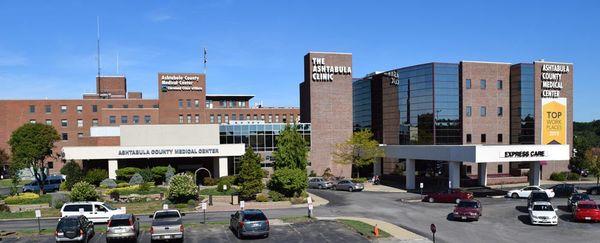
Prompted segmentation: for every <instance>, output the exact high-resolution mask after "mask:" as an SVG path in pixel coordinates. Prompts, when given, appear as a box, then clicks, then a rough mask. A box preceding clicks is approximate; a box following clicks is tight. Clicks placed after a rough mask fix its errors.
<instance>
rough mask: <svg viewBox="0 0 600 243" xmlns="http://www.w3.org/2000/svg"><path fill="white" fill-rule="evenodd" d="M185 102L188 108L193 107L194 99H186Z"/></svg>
mask: <svg viewBox="0 0 600 243" xmlns="http://www.w3.org/2000/svg"><path fill="white" fill-rule="evenodd" d="M185 103H186V104H187V107H188V108H190V107H192V100H191V99H187V100H185Z"/></svg>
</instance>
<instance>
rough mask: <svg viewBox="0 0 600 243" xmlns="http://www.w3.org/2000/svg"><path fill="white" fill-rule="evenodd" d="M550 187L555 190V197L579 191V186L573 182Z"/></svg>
mask: <svg viewBox="0 0 600 243" xmlns="http://www.w3.org/2000/svg"><path fill="white" fill-rule="evenodd" d="M550 189H552V191H553V192H554V196H555V197H570V196H571V194H573V193H577V188H575V185H573V184H558V185H554V186H551V187H550Z"/></svg>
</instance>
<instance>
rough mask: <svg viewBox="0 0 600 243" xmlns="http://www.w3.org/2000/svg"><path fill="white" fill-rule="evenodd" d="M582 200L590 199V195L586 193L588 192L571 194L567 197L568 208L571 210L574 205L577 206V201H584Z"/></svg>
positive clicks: (573, 208)
mask: <svg viewBox="0 0 600 243" xmlns="http://www.w3.org/2000/svg"><path fill="white" fill-rule="evenodd" d="M584 200H592V199H591V198H590V195H588V194H583V193H573V194H571V196H570V197H569V199H567V205H568V206H569V210H571V211H573V210H575V207H577V203H578V202H579V201H584Z"/></svg>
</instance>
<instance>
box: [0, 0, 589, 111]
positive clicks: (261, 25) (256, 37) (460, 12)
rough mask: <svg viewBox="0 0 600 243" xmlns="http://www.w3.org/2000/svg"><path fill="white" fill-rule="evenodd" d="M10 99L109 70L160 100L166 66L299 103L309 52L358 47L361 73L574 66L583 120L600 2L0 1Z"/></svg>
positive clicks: (0, 72)
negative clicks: (461, 65) (485, 64)
mask: <svg viewBox="0 0 600 243" xmlns="http://www.w3.org/2000/svg"><path fill="white" fill-rule="evenodd" d="M0 9H2V10H3V11H2V15H0V30H1V32H0V33H2V34H0V84H2V86H3V89H0V99H14V98H18V99H24V98H46V97H47V98H72V99H73V98H79V97H81V94H82V93H84V92H91V91H94V89H95V82H94V77H95V76H96V17H97V16H99V17H100V22H101V23H100V25H101V36H102V43H101V62H102V64H101V66H102V70H103V71H102V73H103V74H105V75H111V74H116V66H117V65H116V63H117V54H118V55H119V64H120V73H121V74H125V75H126V76H127V80H128V89H129V90H130V91H142V92H144V97H146V98H155V97H156V96H157V84H156V76H157V73H158V72H202V48H207V49H208V75H207V86H208V87H207V91H208V93H243V94H247V93H250V94H255V95H256V98H255V100H254V101H255V102H257V101H263V102H264V104H265V105H269V106H298V105H299V101H298V84H299V83H300V82H301V81H302V79H303V74H302V72H303V59H302V57H303V55H304V54H305V53H307V52H308V51H338V52H351V53H353V72H354V76H355V77H360V76H363V75H365V74H367V73H369V72H372V71H378V70H388V69H392V68H395V67H402V66H407V65H413V64H419V63H424V62H431V61H441V62H458V61H461V60H485V61H500V62H511V63H517V62H532V61H534V60H538V59H545V60H547V61H563V62H573V63H574V65H575V67H574V74H575V91H574V92H575V93H574V105H575V120H576V121H589V120H593V119H600V109H599V108H598V104H599V103H600V102H599V101H600V98H598V97H599V95H598V94H597V93H598V90H600V84H599V82H598V79H597V75H598V57H599V56H600V47H598V43H600V42H599V39H600V27H599V25H600V17H599V16H600V15H598V12H600V1H564V0H563V1H460V2H459V1H412V2H409V1H293V2H292V1H98V2H92V1H1V2H0Z"/></svg>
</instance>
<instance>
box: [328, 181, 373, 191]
mask: <svg viewBox="0 0 600 243" xmlns="http://www.w3.org/2000/svg"><path fill="white" fill-rule="evenodd" d="M333 189H334V190H344V191H349V192H352V191H362V190H363V189H365V186H364V185H363V184H362V183H354V182H352V181H351V180H340V181H338V182H337V183H336V184H335V185H333Z"/></svg>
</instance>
